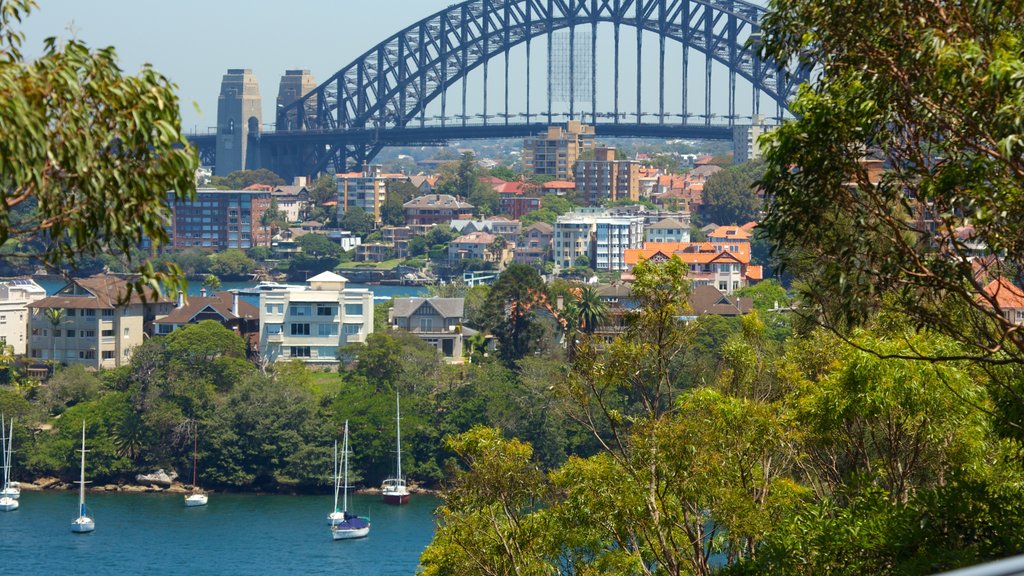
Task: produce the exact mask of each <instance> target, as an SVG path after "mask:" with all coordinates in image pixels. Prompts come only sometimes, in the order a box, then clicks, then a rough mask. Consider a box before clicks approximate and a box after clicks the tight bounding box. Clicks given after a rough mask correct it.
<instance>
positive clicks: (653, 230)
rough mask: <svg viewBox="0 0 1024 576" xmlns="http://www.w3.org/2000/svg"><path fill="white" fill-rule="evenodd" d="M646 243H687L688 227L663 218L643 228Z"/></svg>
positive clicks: (688, 237) (688, 238)
mask: <svg viewBox="0 0 1024 576" xmlns="http://www.w3.org/2000/svg"><path fill="white" fill-rule="evenodd" d="M644 236H645V240H646V241H647V242H689V241H690V225H689V224H683V223H682V222H680V221H679V220H676V219H675V218H665V219H664V220H659V221H658V222H655V223H654V224H651V225H649V226H645V227H644Z"/></svg>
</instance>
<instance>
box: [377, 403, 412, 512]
mask: <svg viewBox="0 0 1024 576" xmlns="http://www.w3.org/2000/svg"><path fill="white" fill-rule="evenodd" d="M395 445H396V446H397V450H396V452H397V454H398V456H397V459H396V463H395V475H394V477H392V478H387V479H385V480H384V482H383V483H382V484H381V485H380V492H381V494H383V496H384V503H385V504H396V505H401V504H405V503H406V502H408V501H409V487H408V486H406V484H405V477H403V476H402V405H401V400H400V398H399V396H398V394H397V392H396V393H395Z"/></svg>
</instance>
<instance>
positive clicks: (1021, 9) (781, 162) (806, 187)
mask: <svg viewBox="0 0 1024 576" xmlns="http://www.w3.org/2000/svg"><path fill="white" fill-rule="evenodd" d="M823 6H824V5H823V3H822V2H819V1H817V0H797V1H795V2H772V10H771V12H770V14H769V16H768V17H767V18H766V20H765V22H764V30H765V32H764V37H763V40H764V42H763V55H765V56H769V57H772V58H775V59H776V61H778V62H799V63H801V64H804V65H808V66H816V67H817V68H816V70H817V71H820V74H816V75H815V76H814V80H813V82H812V83H810V84H809V85H807V86H805V87H804V88H803V89H802V90H801V91H800V93H799V94H798V96H797V98H796V99H795V100H794V101H793V102H792V103H791V104H790V109H791V110H792V111H793V113H794V114H795V117H796V118H795V119H794V120H793V121H792V122H787V123H786V124H784V125H783V126H782V127H780V129H779V130H777V131H775V132H773V133H771V134H770V135H768V136H766V137H765V139H764V140H763V145H764V147H765V154H764V155H765V158H766V162H767V170H766V172H765V175H764V178H763V180H762V183H761V185H762V187H763V188H764V190H765V193H766V195H767V197H768V198H770V202H769V205H768V211H767V216H766V218H765V220H764V221H763V222H762V224H761V225H762V226H763V227H764V228H765V230H766V231H767V234H768V236H769V237H770V238H771V240H773V241H774V242H776V243H777V244H778V248H777V252H778V254H779V255H780V257H781V259H782V262H783V264H784V265H785V266H786V267H787V268H788V269H789V270H791V271H793V272H795V273H797V274H798V275H800V276H802V280H804V281H805V282H804V284H803V290H802V297H803V300H804V301H805V302H806V303H807V304H808V305H809V306H810V307H811V309H810V311H811V312H813V313H814V314H815V320H816V321H818V322H820V323H822V324H824V325H826V326H829V327H831V328H833V329H835V330H837V331H840V332H843V331H845V330H847V329H848V327H849V326H851V325H857V324H860V323H862V322H863V321H864V320H865V319H866V318H868V317H870V316H871V315H872V314H873V313H874V312H876V311H877V310H880V309H892V310H903V311H906V312H907V313H908V314H909V316H910V318H911V319H912V321H913V322H914V323H916V324H918V325H920V326H930V327H932V328H933V329H936V330H939V331H941V332H942V333H944V334H946V335H948V336H950V337H952V338H955V339H957V340H959V341H961V342H963V343H964V344H966V345H967V348H966V349H965V350H963V351H961V354H963V355H965V356H969V357H972V358H975V359H980V360H986V361H992V362H1013V363H1018V364H1019V363H1022V362H1024V334H1022V333H1021V331H1020V329H1019V327H1017V326H1015V325H1014V322H1013V321H1012V320H1009V319H1007V318H1006V317H1005V315H1004V314H1003V311H1002V310H1000V309H999V306H998V305H997V304H998V303H997V302H996V299H995V298H994V297H993V295H992V294H988V293H986V292H985V291H984V290H983V288H984V282H985V279H986V277H991V276H993V275H1000V274H1004V275H1008V276H1011V277H1014V278H1015V280H1016V281H1017V282H1018V284H1019V282H1020V280H1021V275H1020V274H1021V271H1022V270H1024V230H1022V228H1021V226H1020V222H1021V220H1022V217H1024V206H1022V204H1021V201H1020V194H1019V191H1020V190H1021V189H1022V187H1024V155H1022V154H1021V152H1022V150H1024V138H1022V137H1021V128H1020V127H1021V125H1022V123H1024V108H1021V106H1020V105H1019V102H1020V101H1021V99H1022V98H1024V84H1021V83H1020V82H1019V80H1018V77H1017V73H1016V72H1011V71H1012V70H1019V69H1020V68H1021V66H1024V56H1022V55H1021V51H1020V50H1019V48H1018V47H1019V45H1020V30H1021V29H1022V26H1024V6H1022V4H1021V3H1020V2H1019V1H1012V2H1001V3H997V4H995V5H993V4H990V3H988V2H980V1H969V2H966V3H964V4H962V5H958V6H957V8H956V9H945V7H943V8H939V9H937V8H936V6H935V5H934V4H929V3H925V2H910V3H907V2H897V1H895V0H891V1H890V0H883V1H879V2H874V3H872V5H871V7H870V9H864V8H865V7H864V6H863V5H860V6H857V7H854V6H853V5H852V4H851V5H843V6H841V7H840V6H836V5H832V4H830V5H828V8H827V9H824V7H823ZM979 245H980V246H984V247H985V248H986V250H987V252H988V253H989V254H991V255H998V259H996V258H993V259H992V262H991V265H990V266H989V267H988V269H987V270H983V273H982V274H978V273H977V271H976V270H975V264H981V263H983V262H985V261H984V260H981V261H975V260H974V258H973V256H974V252H973V250H972V247H973V246H979ZM907 353H909V354H910V355H912V356H918V357H920V355H919V354H916V353H915V352H913V351H908V352H907ZM931 359H934V358H931Z"/></svg>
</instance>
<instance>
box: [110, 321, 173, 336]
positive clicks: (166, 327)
mask: <svg viewBox="0 0 1024 576" xmlns="http://www.w3.org/2000/svg"><path fill="white" fill-rule="evenodd" d="M108 332H109V334H108ZM171 332H174V325H172V324H160V325H159V326H158V327H157V329H156V333H157V334H170V333H171ZM103 335H104V336H113V335H114V331H113V330H104V331H103Z"/></svg>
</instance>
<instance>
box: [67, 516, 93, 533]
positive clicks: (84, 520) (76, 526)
mask: <svg viewBox="0 0 1024 576" xmlns="http://www.w3.org/2000/svg"><path fill="white" fill-rule="evenodd" d="M95 529H96V523H95V522H93V520H92V518H89V517H88V516H82V517H80V518H76V519H75V521H74V522H72V523H71V531H72V532H74V533H75V534H85V533H86V532H92V531H93V530H95Z"/></svg>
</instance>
